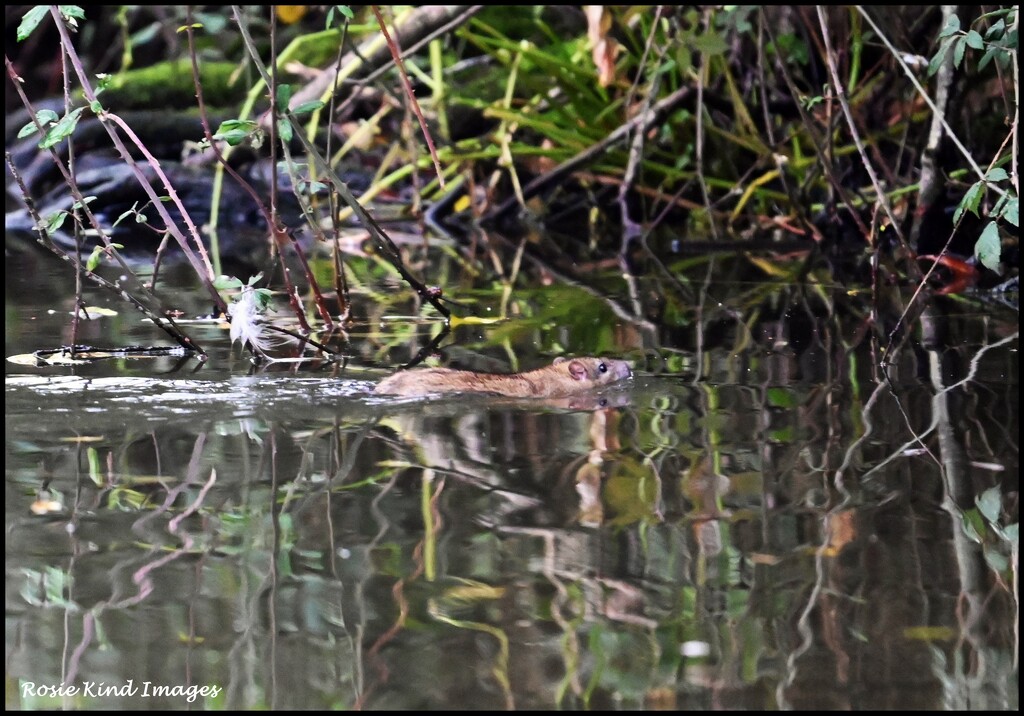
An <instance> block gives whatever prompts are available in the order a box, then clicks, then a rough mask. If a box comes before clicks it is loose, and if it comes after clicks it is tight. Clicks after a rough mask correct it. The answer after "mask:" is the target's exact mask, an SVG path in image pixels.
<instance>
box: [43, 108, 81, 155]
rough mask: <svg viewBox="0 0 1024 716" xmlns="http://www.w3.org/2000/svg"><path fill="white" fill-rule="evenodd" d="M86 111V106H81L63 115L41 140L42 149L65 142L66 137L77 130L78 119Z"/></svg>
mask: <svg viewBox="0 0 1024 716" xmlns="http://www.w3.org/2000/svg"><path fill="white" fill-rule="evenodd" d="M84 111H85V107H79V108H78V109H76V110H72V112H71V113H70V114H66V115H64V116H63V117H61V119H60V121H59V122H57V124H55V125H54V126H53V127H52V128H51V129H50V130H49V131H48V132H47V133H46V136H45V137H43V139H42V141H40V142H39V148H40V149H49V148H50V147H53V146H56V145H58V144H60V143H61V142H63V141H64V140H65V139H67V138H68V137H70V136H71V134H72V133H73V132H74V131H75V127H77V126H78V120H79V118H80V117H81V116H82V112H84Z"/></svg>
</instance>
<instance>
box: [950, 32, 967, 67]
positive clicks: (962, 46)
mask: <svg viewBox="0 0 1024 716" xmlns="http://www.w3.org/2000/svg"><path fill="white" fill-rule="evenodd" d="M966 51H967V37H966V36H965V35H961V36H960V37H958V38H956V40H955V41H954V42H953V67H956V68H957V69H960V63H961V62H963V61H964V52H966Z"/></svg>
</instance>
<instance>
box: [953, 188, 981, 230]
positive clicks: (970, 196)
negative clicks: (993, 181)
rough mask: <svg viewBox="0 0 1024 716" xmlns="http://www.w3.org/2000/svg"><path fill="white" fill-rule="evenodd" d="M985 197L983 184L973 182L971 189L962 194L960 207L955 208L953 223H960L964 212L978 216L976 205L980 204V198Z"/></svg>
mask: <svg viewBox="0 0 1024 716" xmlns="http://www.w3.org/2000/svg"><path fill="white" fill-rule="evenodd" d="M984 195H985V183H984V182H980V181H979V182H975V183H974V184H972V185H971V188H970V189H968V190H967V193H966V194H964V198H963V199H961V200H960V205H959V206H957V208H956V211H955V212H953V223H954V224H955V223H957V222H958V221H960V216H961V215H962V214H963V213H964V211H970V212H972V213H973V214H974V215H975V216H977V215H978V204H980V203H981V197H982V196H984Z"/></svg>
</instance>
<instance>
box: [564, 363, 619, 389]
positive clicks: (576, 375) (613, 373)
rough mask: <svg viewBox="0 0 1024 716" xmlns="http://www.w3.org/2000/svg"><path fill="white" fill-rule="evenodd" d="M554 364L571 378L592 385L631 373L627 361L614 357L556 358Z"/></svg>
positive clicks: (605, 382)
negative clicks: (560, 367)
mask: <svg viewBox="0 0 1024 716" xmlns="http://www.w3.org/2000/svg"><path fill="white" fill-rule="evenodd" d="M555 365H558V366H562V367H563V368H564V369H565V371H566V372H567V373H568V375H569V377H570V378H572V379H573V380H576V381H581V382H589V383H592V384H594V385H607V384H609V383H616V382H618V381H620V380H625V379H626V378H629V377H630V376H632V375H633V371H632V370H631V369H630V367H629V363H627V362H626V361H624V360H616V359H615V358H556V359H555Z"/></svg>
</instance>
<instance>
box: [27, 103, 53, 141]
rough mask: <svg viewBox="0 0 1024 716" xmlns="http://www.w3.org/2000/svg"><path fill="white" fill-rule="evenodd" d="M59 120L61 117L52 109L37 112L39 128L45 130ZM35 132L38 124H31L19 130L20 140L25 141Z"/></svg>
mask: <svg viewBox="0 0 1024 716" xmlns="http://www.w3.org/2000/svg"><path fill="white" fill-rule="evenodd" d="M58 119H59V117H58V116H57V113H56V112H54V111H53V110H52V109H41V110H39V111H38V112H36V121H37V122H39V126H41V127H43V129H45V128H46V127H47V126H49V125H50V124H53V123H54V122H56V121H57V120H58ZM35 131H37V130H36V122H29V123H28V124H26V125H25V126H24V127H22V128H21V129H20V130H18V139H24V138H25V137H27V136H28V135H30V134H32V133H33V132H35Z"/></svg>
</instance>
